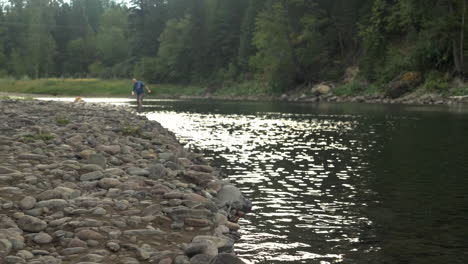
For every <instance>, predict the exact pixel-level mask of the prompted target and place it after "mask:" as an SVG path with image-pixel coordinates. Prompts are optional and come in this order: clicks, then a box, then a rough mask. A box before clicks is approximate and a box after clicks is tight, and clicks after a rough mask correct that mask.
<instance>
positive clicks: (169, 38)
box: [0, 0, 468, 93]
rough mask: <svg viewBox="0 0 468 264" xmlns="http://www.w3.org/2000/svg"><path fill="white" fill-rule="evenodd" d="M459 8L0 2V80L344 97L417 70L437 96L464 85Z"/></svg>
mask: <svg viewBox="0 0 468 264" xmlns="http://www.w3.org/2000/svg"><path fill="white" fill-rule="evenodd" d="M466 5H467V3H466V0H424V1H423V0H236V1H233V0H130V1H120V2H116V1H110V0H71V1H63V0H7V1H2V2H0V77H13V78H17V79H38V78H49V77H63V78H102V79H122V78H125V79H129V78H131V77H133V76H136V77H138V78H141V79H143V80H145V81H147V82H151V83H168V84H182V85H194V84H200V85H205V86H206V87H212V88H213V89H216V88H217V87H222V86H224V85H229V84H233V83H246V82H248V83H255V85H257V86H259V87H261V88H262V89H264V90H268V91H271V92H278V93H282V92H285V91H289V90H292V89H296V88H298V87H305V86H308V85H311V84H314V83H320V82H338V83H346V84H347V86H346V89H347V90H346V92H348V93H353V92H359V90H365V91H367V90H368V91H378V90H379V89H382V88H380V87H384V85H385V84H386V83H388V82H390V81H391V80H393V79H394V78H395V77H397V76H398V75H400V74H402V73H405V72H417V73H420V74H421V76H422V79H423V81H422V82H421V84H420V85H421V87H422V88H423V89H426V90H427V91H433V92H441V93H444V92H449V91H452V90H453V87H455V86H456V83H457V82H458V83H461V84H459V86H460V87H461V86H463V84H464V81H465V76H466V62H465V59H466V55H467V52H466V51H467V48H468V47H467V46H468V44H467V42H468V41H466V40H467V36H466V35H467V34H465V31H466V28H467V26H466V9H467V6H466ZM360 92H362V91H360ZM452 93H454V92H453V91H452Z"/></svg>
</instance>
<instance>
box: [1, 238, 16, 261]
mask: <svg viewBox="0 0 468 264" xmlns="http://www.w3.org/2000/svg"><path fill="white" fill-rule="evenodd" d="M12 249H13V245H12V244H11V242H10V241H9V240H7V239H0V257H5V256H8V254H10V252H11V250H12Z"/></svg>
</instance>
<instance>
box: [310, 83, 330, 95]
mask: <svg viewBox="0 0 468 264" xmlns="http://www.w3.org/2000/svg"><path fill="white" fill-rule="evenodd" d="M330 91H331V86H330V85H328V84H324V83H320V84H317V85H315V86H314V87H312V89H311V90H310V92H311V93H312V94H313V95H315V96H319V95H325V94H329V93H330Z"/></svg>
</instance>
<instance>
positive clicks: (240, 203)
mask: <svg viewBox="0 0 468 264" xmlns="http://www.w3.org/2000/svg"><path fill="white" fill-rule="evenodd" d="M217 199H218V201H219V203H220V205H226V204H227V205H229V206H230V207H231V208H234V209H237V210H241V211H244V212H249V211H250V210H251V208H252V203H251V202H250V201H249V200H247V199H246V198H245V197H244V196H243V195H242V193H241V192H240V191H239V189H237V188H236V187H234V186H232V185H225V186H223V188H222V189H221V190H220V191H219V193H218V196H217Z"/></svg>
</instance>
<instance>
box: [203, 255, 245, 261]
mask: <svg viewBox="0 0 468 264" xmlns="http://www.w3.org/2000/svg"><path fill="white" fill-rule="evenodd" d="M209 264H245V262H244V261H242V260H241V259H240V258H238V257H236V256H234V255H232V254H227V253H221V254H219V255H218V256H216V257H215V258H213V259H211V261H210V263H209Z"/></svg>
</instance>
